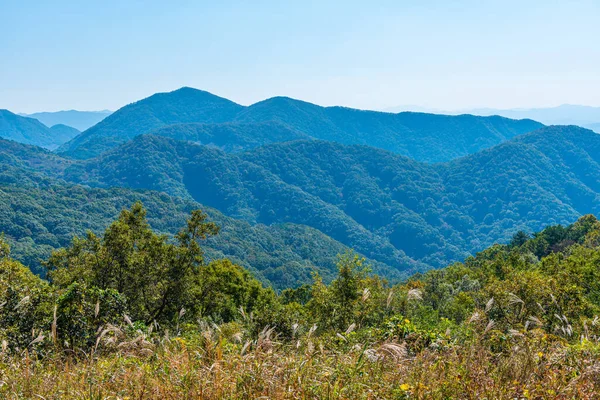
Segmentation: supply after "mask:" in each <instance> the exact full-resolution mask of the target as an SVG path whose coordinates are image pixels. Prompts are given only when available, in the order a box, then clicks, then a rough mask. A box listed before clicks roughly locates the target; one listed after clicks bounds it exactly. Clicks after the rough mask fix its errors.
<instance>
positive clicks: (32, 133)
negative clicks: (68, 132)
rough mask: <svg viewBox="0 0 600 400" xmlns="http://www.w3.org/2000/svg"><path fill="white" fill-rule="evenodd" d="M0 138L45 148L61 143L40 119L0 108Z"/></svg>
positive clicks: (54, 146) (51, 147)
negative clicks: (22, 115)
mask: <svg viewBox="0 0 600 400" xmlns="http://www.w3.org/2000/svg"><path fill="white" fill-rule="evenodd" d="M59 136H60V135H59ZM0 138H4V139H9V140H14V141H15V142H19V143H25V144H33V145H36V146H41V147H45V148H47V149H53V148H56V147H57V146H58V145H60V144H61V142H60V139H58V138H57V137H55V133H53V132H52V131H51V130H50V128H48V127H47V126H45V125H44V124H42V123H41V122H40V121H38V120H36V119H33V118H27V117H21V116H19V115H16V114H13V113H12V112H10V111H8V110H0Z"/></svg>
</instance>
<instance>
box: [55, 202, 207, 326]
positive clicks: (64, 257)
mask: <svg viewBox="0 0 600 400" xmlns="http://www.w3.org/2000/svg"><path fill="white" fill-rule="evenodd" d="M217 233H218V227H217V226H216V225H215V224H214V223H210V222H206V215H205V214H203V213H202V212H201V211H193V212H192V215H191V217H190V218H189V220H188V222H187V226H186V227H185V228H184V229H182V230H181V231H180V233H179V234H177V235H176V237H175V240H174V241H170V240H169V238H168V237H167V236H165V235H157V234H156V233H154V232H153V231H152V229H150V226H149V225H148V222H147V220H146V210H145V209H144V207H143V206H142V204H141V203H139V202H138V203H136V204H134V205H133V206H132V208H131V210H123V211H122V212H121V214H120V216H119V218H118V219H117V220H116V221H115V222H114V223H112V224H111V225H110V226H109V227H108V229H107V230H106V231H105V233H104V235H103V236H102V237H97V236H96V235H94V234H92V233H88V235H87V237H86V238H76V239H74V240H73V243H72V245H71V247H69V248H66V249H61V250H58V251H55V252H53V253H52V255H51V257H50V259H49V260H48V262H47V263H46V265H47V268H48V270H49V272H48V276H49V278H50V279H51V281H52V282H53V283H54V284H55V285H57V286H58V287H59V288H67V287H69V286H70V285H71V284H73V283H75V282H79V283H83V284H85V286H87V287H90V288H93V287H97V288H99V289H102V290H108V289H114V290H116V291H117V292H118V293H120V294H122V295H123V296H124V297H125V299H126V300H127V306H128V312H129V313H130V316H131V318H132V319H134V320H139V321H143V322H145V323H147V324H148V323H151V322H152V321H154V320H157V321H161V322H165V321H173V319H174V317H175V315H176V314H177V313H178V312H179V311H180V310H181V309H182V308H185V309H186V310H188V311H197V309H198V307H197V305H196V301H195V300H196V299H195V296H194V295H195V290H196V285H198V283H199V279H200V274H201V269H202V267H204V266H205V263H204V257H203V251H202V248H201V247H200V245H199V244H198V241H199V240H202V239H206V238H207V237H209V236H212V235H215V234H217Z"/></svg>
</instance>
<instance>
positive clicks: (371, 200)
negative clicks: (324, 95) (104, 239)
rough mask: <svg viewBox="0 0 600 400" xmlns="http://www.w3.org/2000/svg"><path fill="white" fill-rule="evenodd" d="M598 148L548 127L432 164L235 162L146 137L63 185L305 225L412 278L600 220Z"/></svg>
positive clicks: (269, 155) (330, 149) (286, 158)
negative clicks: (560, 227) (528, 234)
mask: <svg viewBox="0 0 600 400" xmlns="http://www.w3.org/2000/svg"><path fill="white" fill-rule="evenodd" d="M599 145H600V137H598V136H597V135H596V134H594V133H593V132H591V131H588V130H585V129H582V128H577V127H548V128H544V129H541V130H539V131H536V132H534V133H531V134H528V135H525V136H521V137H518V138H515V139H514V140H511V141H509V142H507V143H504V144H502V145H499V146H496V147H494V148H492V149H489V150H486V151H483V152H480V153H477V154H475V155H472V156H469V157H465V158H461V159H458V160H455V161H453V162H450V163H446V164H435V165H431V164H425V163H419V162H416V161H413V160H410V159H408V158H406V157H403V156H399V155H396V154H393V153H390V152H386V151H383V150H378V149H374V148H371V147H366V146H344V145H341V144H335V143H331V142H323V141H316V140H311V141H295V142H289V143H277V144H271V145H267V146H263V147H260V148H256V149H254V150H250V151H248V152H243V153H239V154H227V153H225V152H223V151H220V150H218V149H214V148H210V147H205V146H198V145H193V144H188V143H184V142H180V141H174V140H170V139H166V138H161V137H156V136H151V135H150V136H140V137H137V138H136V139H135V140H133V141H132V142H129V143H127V144H125V145H123V146H121V147H120V148H118V149H116V150H114V151H112V152H109V153H106V154H105V155H103V156H101V157H99V158H97V159H93V160H90V161H87V162H84V163H79V164H73V165H72V166H70V167H69V168H68V169H67V170H66V171H65V174H64V177H65V179H67V180H69V181H73V182H79V183H85V184H89V185H92V186H104V187H110V186H128V187H133V188H147V189H152V190H159V191H165V192H167V193H169V194H171V195H176V196H180V197H184V198H190V199H194V200H195V201H198V202H200V203H202V204H206V205H208V206H210V207H214V208H216V209H218V210H220V211H221V212H223V213H225V214H226V215H229V216H232V217H234V218H237V219H242V220H246V221H249V222H251V223H263V224H267V225H268V224H276V223H288V222H289V223H297V224H305V225H308V226H311V227H313V228H315V229H318V230H320V231H321V232H323V233H324V234H326V235H327V236H330V237H332V238H333V239H335V240H338V241H340V242H341V243H344V244H345V245H347V246H349V247H352V248H354V249H356V250H357V251H359V252H361V253H363V254H365V255H366V256H368V257H370V258H372V259H375V260H378V261H380V262H383V263H385V264H388V265H391V266H394V267H395V268H398V269H399V270H411V269H412V270H414V269H415V268H421V267H422V265H423V264H424V265H426V266H429V267H441V266H444V265H447V264H448V263H451V262H453V261H457V260H461V259H463V258H464V257H465V256H466V255H468V254H473V253H474V252H476V251H479V250H481V249H483V248H485V247H487V246H489V245H491V244H493V243H495V242H497V241H507V240H508V239H509V238H510V237H511V236H512V234H513V233H514V232H516V231H517V230H520V229H523V230H527V231H535V230H540V229H542V228H543V227H544V226H547V225H548V224H554V223H569V222H572V221H574V220H576V219H577V218H578V217H579V216H580V215H582V214H586V213H596V212H599V211H600V208H599V207H600V206H599V205H598V204H600V202H599V201H598V200H599V199H600V197H599V193H600V187H599V182H600V168H599V167H598V164H597V162H596V161H595V160H596V159H597V158H598V156H597V155H598V154H599V153H598V152H597V151H595V149H596V148H597V146H599ZM415 261H417V263H415Z"/></svg>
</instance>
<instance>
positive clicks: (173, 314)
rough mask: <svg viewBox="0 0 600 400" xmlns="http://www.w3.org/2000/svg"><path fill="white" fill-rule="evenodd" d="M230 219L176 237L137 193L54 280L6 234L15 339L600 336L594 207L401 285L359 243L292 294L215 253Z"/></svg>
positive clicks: (195, 220) (5, 311)
mask: <svg viewBox="0 0 600 400" xmlns="http://www.w3.org/2000/svg"><path fill="white" fill-rule="evenodd" d="M218 231H219V228H218V227H217V226H216V225H215V224H214V223H211V222H207V220H206V215H205V214H203V213H202V212H201V211H193V212H192V214H191V216H190V218H189V219H188V222H187V225H186V226H185V227H184V228H183V229H182V230H181V231H180V232H179V234H177V235H176V236H175V237H174V238H169V237H168V236H166V235H159V234H157V233H155V232H153V231H152V229H151V228H150V226H149V225H148V222H147V220H146V211H145V209H144V208H143V206H142V205H141V203H136V204H135V205H134V206H133V207H132V208H131V209H130V210H124V211H123V212H122V213H121V215H120V216H119V218H118V219H117V220H116V221H115V222H113V223H112V224H111V225H110V226H109V227H108V228H107V229H106V231H105V232H104V234H103V235H100V236H97V235H95V234H93V233H91V232H89V233H88V234H87V235H86V236H84V237H78V238H75V239H74V240H73V242H72V244H71V245H70V246H69V247H67V248H62V249H60V250H57V251H54V252H53V253H52V255H51V256H50V258H49V259H48V260H47V261H45V262H44V265H45V267H46V269H47V277H48V279H47V280H43V279H41V278H39V277H37V276H35V275H34V274H32V273H31V272H30V271H29V270H28V269H27V268H26V267H24V266H23V265H21V264H20V263H18V262H16V261H14V260H12V259H11V258H10V251H9V247H8V245H7V244H5V243H3V244H2V252H1V256H2V261H1V264H0V273H1V280H0V302H1V304H3V306H2V308H0V318H1V321H2V325H1V326H2V328H1V329H0V335H1V336H2V340H4V341H5V342H6V343H7V346H8V347H9V348H11V349H14V350H15V351H22V350H23V349H30V350H35V349H38V350H40V351H42V350H43V351H46V350H49V349H51V348H52V349H55V348H56V346H58V347H59V348H61V349H62V348H63V346H66V348H69V349H76V348H84V349H89V348H90V347H94V346H95V347H98V346H101V345H102V343H103V341H105V340H107V339H108V338H109V336H110V335H108V336H107V335H106V334H103V333H102V332H104V330H105V329H107V327H109V326H113V327H116V326H121V327H122V328H124V329H128V326H129V327H130V328H132V332H134V331H136V330H141V331H142V332H146V333H148V332H149V329H154V332H155V333H156V332H157V330H156V328H159V327H160V329H158V330H160V331H164V330H165V329H168V330H170V331H171V332H172V334H174V335H180V334H181V335H186V334H193V333H194V332H195V329H196V328H195V327H197V324H198V322H199V321H204V322H205V323H210V324H235V325H236V326H238V327H239V329H240V331H242V332H244V336H245V337H246V338H248V339H251V338H253V337H256V335H257V334H258V333H259V332H260V331H261V330H262V329H263V328H265V327H270V328H273V329H274V330H275V331H276V332H277V333H278V334H280V335H282V337H284V338H288V339H290V338H292V337H293V336H294V335H295V334H296V333H297V332H298V331H300V332H302V331H308V330H311V329H313V330H316V333H321V334H326V335H327V334H340V333H342V334H343V333H344V332H346V333H348V334H349V333H350V331H355V332H360V334H361V335H362V336H363V337H364V336H365V335H366V337H369V338H370V339H369V340H378V339H382V338H383V337H389V335H391V336H393V337H397V336H398V335H400V336H401V338H404V337H406V336H414V335H416V336H417V337H418V340H417V341H418V342H421V341H425V344H429V343H430V342H431V341H433V340H442V339H448V338H449V337H452V335H453V334H454V333H450V334H448V333H447V332H455V331H464V330H467V331H468V330H470V329H471V328H472V326H473V325H476V324H486V325H489V329H488V330H489V331H490V332H489V333H490V335H498V336H499V337H503V335H509V334H510V332H514V331H518V332H521V333H523V334H524V333H526V332H527V331H529V330H531V329H542V330H544V331H545V332H546V333H548V334H552V335H557V336H559V337H562V338H564V339H565V340H572V339H575V338H579V337H580V336H581V335H585V336H586V337H587V336H589V335H590V334H592V333H593V334H596V328H595V327H596V323H597V322H598V320H597V318H596V316H597V315H600V309H599V306H600V279H598V278H600V272H598V268H597V265H598V264H597V263H598V261H599V260H600V251H599V250H598V245H599V244H600V223H599V222H598V221H597V220H596V218H594V217H593V216H586V217H583V218H581V219H580V220H579V221H578V222H577V223H575V224H573V225H572V226H569V227H561V226H553V227H549V228H547V229H545V230H544V231H542V232H541V233H539V234H535V235H534V236H532V237H530V236H529V235H527V234H526V233H523V232H520V233H518V234H517V235H515V237H514V239H513V241H512V242H511V243H510V244H509V245H496V246H493V247H491V248H489V249H488V250H486V251H484V252H482V253H480V254H478V255H477V257H472V258H469V259H467V260H466V261H465V262H464V263H457V264H454V265H452V266H449V267H447V268H444V269H441V270H434V271H430V272H427V273H425V274H417V275H414V276H413V277H411V278H410V279H408V280H406V281H405V282H403V283H401V284H398V285H395V286H390V285H389V284H388V282H387V281H386V280H384V279H382V278H380V277H378V276H376V275H373V274H372V273H371V270H370V268H369V266H368V265H366V264H365V262H364V259H361V258H360V257H358V256H356V255H353V254H350V253H347V254H344V255H341V256H340V258H339V263H338V275H337V277H336V278H335V279H334V280H333V281H332V282H331V283H330V284H325V283H324V282H323V279H322V277H320V276H319V275H318V274H316V273H315V275H314V276H313V283H312V284H307V285H303V286H301V287H299V288H296V289H286V290H283V291H282V292H280V293H276V292H275V291H274V290H273V289H272V288H270V287H265V286H263V285H262V284H261V283H260V282H259V281H257V280H256V279H255V278H254V277H253V276H252V275H251V274H250V273H249V272H248V271H246V270H245V269H244V268H242V267H240V266H237V265H235V264H233V263H232V262H230V261H229V260H226V259H223V260H216V261H211V262H206V261H205V259H204V252H203V249H202V247H201V245H200V242H201V241H204V240H206V239H207V238H209V237H211V236H214V235H216V234H217V233H218ZM557 316H558V317H557ZM407 321H410V322H407ZM349 327H352V328H351V329H350V331H349V330H348V329H349ZM32 332H33V333H34V335H33V337H32ZM400 333H402V334H400ZM599 333H600V332H599ZM382 335H383V336H382ZM448 335H450V336H448ZM345 339H346V338H345V337H344V340H345ZM422 344H423V343H422Z"/></svg>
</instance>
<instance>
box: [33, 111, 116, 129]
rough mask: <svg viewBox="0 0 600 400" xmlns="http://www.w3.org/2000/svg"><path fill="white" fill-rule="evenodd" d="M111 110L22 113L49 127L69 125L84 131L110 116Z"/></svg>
mask: <svg viewBox="0 0 600 400" xmlns="http://www.w3.org/2000/svg"><path fill="white" fill-rule="evenodd" d="M110 114H111V111H108V110H104V111H77V110H68V111H56V112H39V113H33V114H22V115H23V116H24V117H29V118H35V119H37V120H38V121H40V122H41V123H42V124H44V125H46V126H47V127H52V126H55V125H67V126H70V127H73V128H75V129H77V130H78V131H84V130H86V129H88V128H91V127H92V126H94V125H96V124H97V123H98V122H100V121H102V120H103V119H104V118H106V117H108V116H109V115H110Z"/></svg>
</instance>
